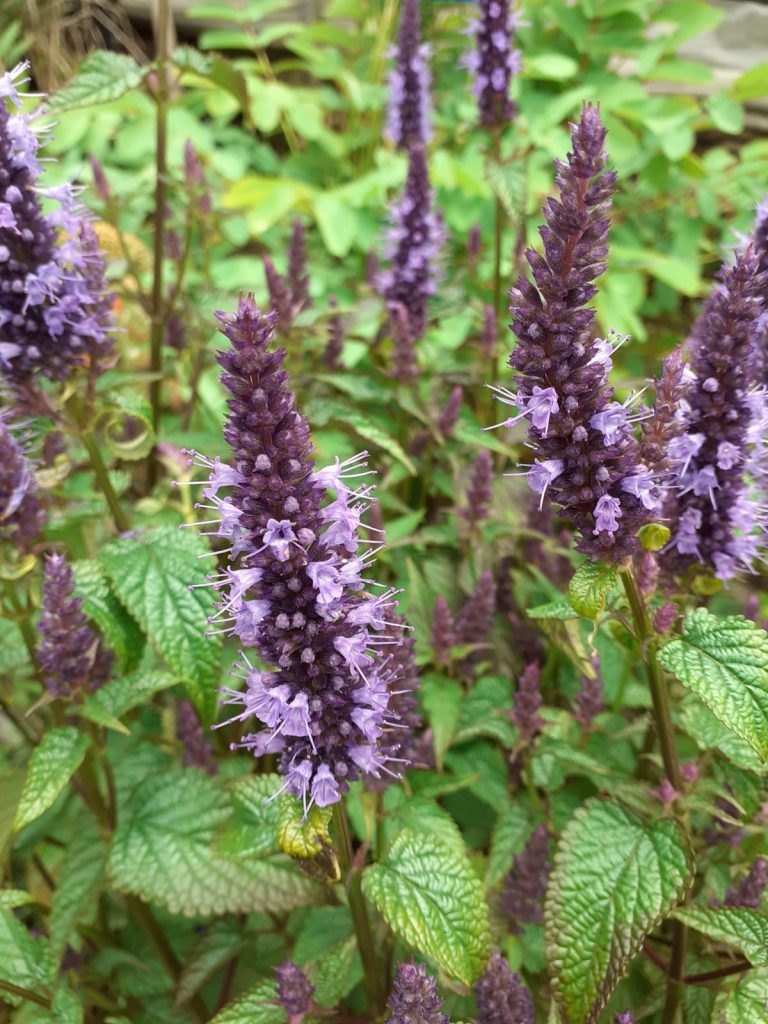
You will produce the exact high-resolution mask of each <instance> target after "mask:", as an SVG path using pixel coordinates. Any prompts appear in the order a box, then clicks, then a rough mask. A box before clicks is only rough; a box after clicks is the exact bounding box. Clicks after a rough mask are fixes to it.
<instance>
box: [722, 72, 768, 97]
mask: <svg viewBox="0 0 768 1024" xmlns="http://www.w3.org/2000/svg"><path fill="white" fill-rule="evenodd" d="M731 94H732V95H733V97H734V99H737V100H741V101H742V102H745V101H747V100H760V99H762V98H763V97H764V96H768V63H765V64H758V65H757V66H756V67H754V68H750V69H749V71H745V72H744V74H743V75H739V77H738V78H737V79H736V81H735V82H734V83H733V85H732V86H731Z"/></svg>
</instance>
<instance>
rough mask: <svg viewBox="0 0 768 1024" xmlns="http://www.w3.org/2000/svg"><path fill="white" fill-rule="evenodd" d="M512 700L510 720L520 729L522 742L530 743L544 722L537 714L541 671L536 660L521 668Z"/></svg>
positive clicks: (539, 702)
mask: <svg viewBox="0 0 768 1024" xmlns="http://www.w3.org/2000/svg"><path fill="white" fill-rule="evenodd" d="M513 702H514V710H513V711H512V721H513V722H514V723H515V725H516V726H517V728H518V729H519V730H520V738H521V739H522V740H523V742H524V743H530V742H531V740H532V739H533V737H534V736H535V735H536V733H537V732H538V731H539V729H540V728H541V727H542V725H543V724H544V722H543V720H542V718H541V716H540V714H539V711H540V710H541V704H542V700H541V671H540V669H539V666H538V665H537V664H536V662H531V664H530V665H526V666H525V668H524V669H523V672H522V675H521V676H520V680H519V682H518V686H517V690H516V691H515V695H514V697H513Z"/></svg>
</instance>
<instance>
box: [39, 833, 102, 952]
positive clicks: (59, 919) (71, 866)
mask: <svg viewBox="0 0 768 1024" xmlns="http://www.w3.org/2000/svg"><path fill="white" fill-rule="evenodd" d="M104 853H105V851H104V844H103V842H102V841H101V836H100V835H99V831H98V828H97V827H96V824H95V822H94V820H93V819H92V818H88V819H86V820H85V821H84V822H83V827H81V828H80V829H79V830H78V831H77V832H75V834H74V836H73V838H72V840H71V841H70V843H69V846H68V847H67V851H66V854H65V855H64V861H63V863H62V866H61V872H60V874H59V879H58V884H57V886H56V891H55V892H54V894H53V900H52V902H51V916H50V924H49V928H48V931H49V937H50V942H51V953H52V954H53V957H54V959H55V960H56V963H58V962H59V961H60V960H61V957H62V954H63V953H64V950H65V949H66V947H67V944H68V943H69V942H70V940H71V939H72V933H73V931H74V929H75V928H76V927H77V925H78V924H79V922H80V921H81V920H82V919H83V917H85V916H86V915H87V914H88V913H89V912H90V911H91V910H92V908H93V907H95V905H96V903H97V901H98V898H99V894H100V892H101V887H102V884H103V881H104Z"/></svg>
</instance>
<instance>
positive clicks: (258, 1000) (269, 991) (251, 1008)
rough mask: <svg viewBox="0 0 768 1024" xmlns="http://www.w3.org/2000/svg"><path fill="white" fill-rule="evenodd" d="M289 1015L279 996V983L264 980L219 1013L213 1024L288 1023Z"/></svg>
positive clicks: (212, 1021)
mask: <svg viewBox="0 0 768 1024" xmlns="http://www.w3.org/2000/svg"><path fill="white" fill-rule="evenodd" d="M287 1020H288V1017H287V1015H286V1012H285V1010H284V1009H283V1007H282V1006H281V1005H280V1003H279V1001H278V998H277V983H276V982H274V981H263V982H262V983H261V984H260V985H259V986H258V987H257V988H255V989H253V990H252V991H251V992H248V993H247V994H246V995H244V996H241V997H240V998H239V999H237V1000H236V1001H235V1002H234V1003H230V1004H229V1006H225V1007H224V1009H223V1010H222V1011H221V1013H217V1014H216V1016H215V1017H214V1018H213V1019H212V1020H211V1024H286V1022H287Z"/></svg>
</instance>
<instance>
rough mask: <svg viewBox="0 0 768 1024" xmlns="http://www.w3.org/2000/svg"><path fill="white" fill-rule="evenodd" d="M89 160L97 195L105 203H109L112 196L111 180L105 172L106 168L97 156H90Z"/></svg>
mask: <svg viewBox="0 0 768 1024" xmlns="http://www.w3.org/2000/svg"><path fill="white" fill-rule="evenodd" d="M88 162H89V163H90V165H91V173H92V174H93V187H94V188H95V189H96V195H97V196H98V197H99V199H101V201H102V202H103V203H108V202H109V200H110V197H111V192H110V188H109V182H108V181H107V176H106V174H105V173H104V168H103V167H102V166H101V164H100V163H99V161H98V160H97V159H96V157H95V156H92V157H89V158H88Z"/></svg>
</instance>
